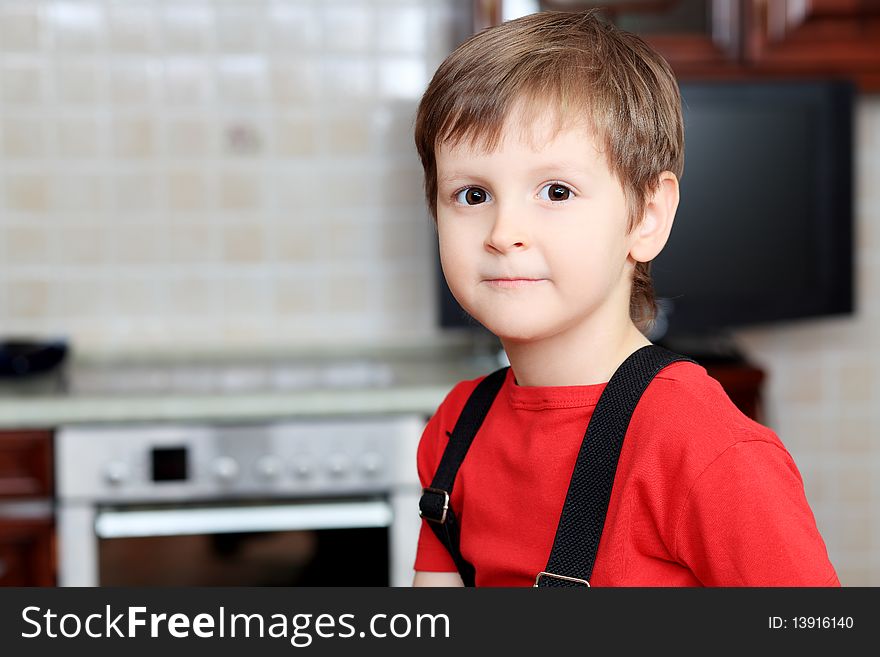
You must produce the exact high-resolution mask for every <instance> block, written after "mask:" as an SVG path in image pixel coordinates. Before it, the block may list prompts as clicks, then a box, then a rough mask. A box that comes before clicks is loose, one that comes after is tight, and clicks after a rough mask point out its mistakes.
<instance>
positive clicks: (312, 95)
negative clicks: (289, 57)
mask: <svg viewBox="0 0 880 657" xmlns="http://www.w3.org/2000/svg"><path fill="white" fill-rule="evenodd" d="M319 67H320V60H319V59H317V58H314V59H309V58H308V57H304V58H301V59H297V61H286V60H272V61H270V64H269V81H270V88H271V94H272V98H273V100H274V101H275V102H276V103H282V104H284V106H285V108H287V109H289V108H290V107H293V106H295V105H293V104H300V103H303V104H305V103H309V102H313V101H316V100H317V99H318V98H319V95H320V93H321V79H320V75H319ZM288 103H289V104H288Z"/></svg>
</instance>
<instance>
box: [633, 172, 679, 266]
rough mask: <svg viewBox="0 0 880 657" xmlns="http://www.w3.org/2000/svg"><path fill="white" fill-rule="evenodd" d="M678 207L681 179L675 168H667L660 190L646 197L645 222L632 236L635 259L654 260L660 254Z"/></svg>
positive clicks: (659, 186) (661, 177) (660, 182)
mask: <svg viewBox="0 0 880 657" xmlns="http://www.w3.org/2000/svg"><path fill="white" fill-rule="evenodd" d="M677 209H678V178H677V177H676V176H675V174H674V173H672V172H671V171H664V172H663V173H661V174H660V176H659V182H658V185H657V189H656V190H655V191H654V193H653V194H651V196H649V197H648V198H647V199H646V202H645V212H644V214H643V215H642V222H641V223H640V224H639V225H637V226H636V227H635V228H633V231H632V234H631V235H630V250H629V254H630V256H632V258H633V260H635V261H636V262H650V261H651V260H653V259H654V258H656V257H657V256H658V255H659V254H660V251H662V250H663V247H664V246H666V240H668V239H669V233H670V231H672V221H673V220H674V219H675V211H676V210H677Z"/></svg>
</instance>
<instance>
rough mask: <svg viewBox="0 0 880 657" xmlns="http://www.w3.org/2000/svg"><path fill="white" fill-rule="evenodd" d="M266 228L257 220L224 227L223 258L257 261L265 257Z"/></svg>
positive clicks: (227, 260) (242, 261) (236, 260)
mask: <svg viewBox="0 0 880 657" xmlns="http://www.w3.org/2000/svg"><path fill="white" fill-rule="evenodd" d="M265 256H266V249H265V229H264V228H263V226H262V225H260V224H257V223H256V222H250V223H246V224H234V225H228V226H225V227H224V228H223V260H224V261H226V262H233V263H246V262H251V263H256V262H261V261H262V260H264V259H265Z"/></svg>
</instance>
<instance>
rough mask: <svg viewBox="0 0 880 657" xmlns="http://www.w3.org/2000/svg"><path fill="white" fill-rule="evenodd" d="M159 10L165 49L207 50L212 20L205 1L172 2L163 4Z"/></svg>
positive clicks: (211, 14)
mask: <svg viewBox="0 0 880 657" xmlns="http://www.w3.org/2000/svg"><path fill="white" fill-rule="evenodd" d="M159 11H160V17H159V20H160V25H161V32H162V45H163V47H164V48H165V49H167V50H170V51H172V52H184V53H198V52H203V51H206V50H208V48H209V47H210V44H211V35H212V32H213V26H214V20H213V13H212V11H211V7H210V6H209V5H208V4H207V3H174V4H170V5H163V6H162V7H160V8H159Z"/></svg>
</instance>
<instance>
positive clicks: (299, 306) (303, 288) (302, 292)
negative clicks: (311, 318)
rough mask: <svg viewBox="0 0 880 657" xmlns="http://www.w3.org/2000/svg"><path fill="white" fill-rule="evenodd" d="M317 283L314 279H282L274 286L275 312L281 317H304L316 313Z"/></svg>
mask: <svg viewBox="0 0 880 657" xmlns="http://www.w3.org/2000/svg"><path fill="white" fill-rule="evenodd" d="M316 286H317V282H316V281H315V280H314V279H312V278H306V277H299V278H282V279H279V280H277V281H276V282H275V284H274V294H275V310H276V312H277V313H278V314H279V315H281V316H285V315H293V316H302V315H307V314H310V313H312V312H314V311H315V308H316V305H317V303H316V302H317V293H316Z"/></svg>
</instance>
